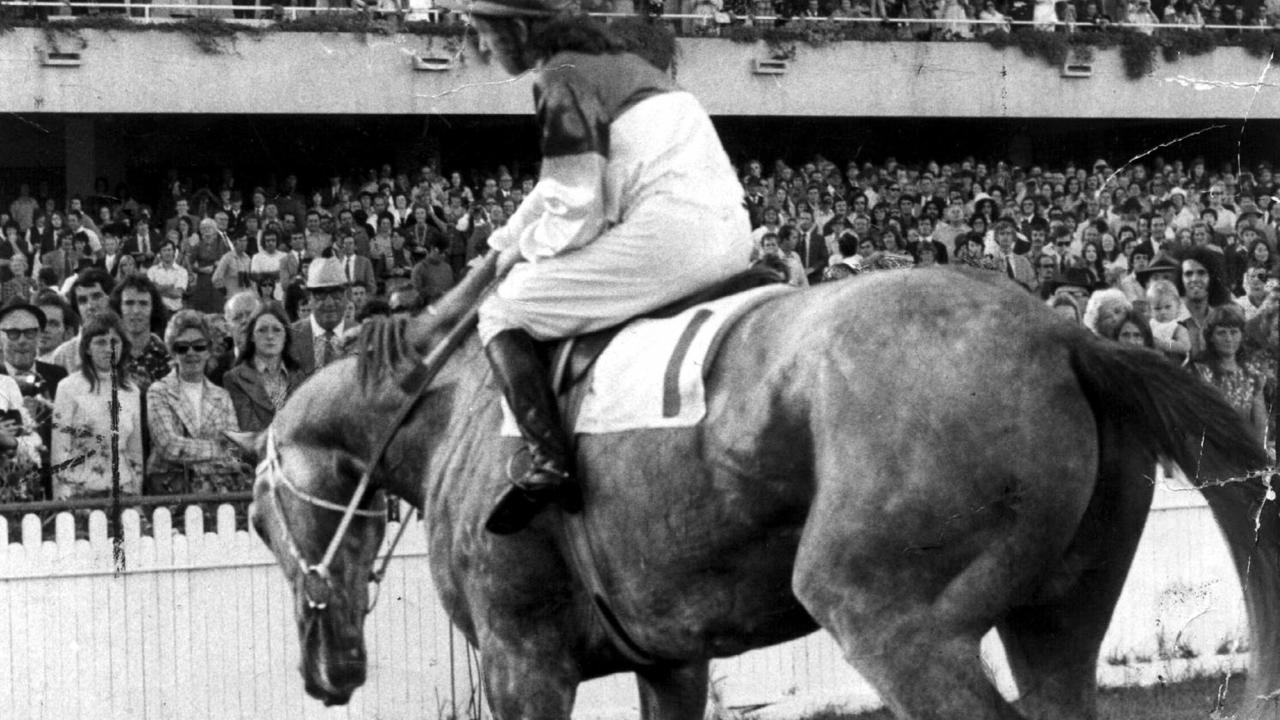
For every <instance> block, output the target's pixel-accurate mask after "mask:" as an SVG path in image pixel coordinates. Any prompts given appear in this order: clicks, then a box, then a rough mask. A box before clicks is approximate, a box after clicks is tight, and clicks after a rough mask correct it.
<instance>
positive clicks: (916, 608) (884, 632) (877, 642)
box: [796, 564, 1022, 720]
mask: <svg viewBox="0 0 1280 720" xmlns="http://www.w3.org/2000/svg"><path fill="white" fill-rule="evenodd" d="M808 567H809V568H812V569H805V570H803V571H802V572H801V573H800V575H799V577H798V579H797V586H796V590H797V594H798V595H799V597H800V599H801V600H802V601H803V602H804V604H805V607H807V608H808V609H809V611H810V612H811V613H812V614H813V616H814V617H815V618H816V619H817V620H818V622H819V623H820V624H821V625H822V626H823V627H824V628H826V629H827V630H828V631H829V632H830V633H831V634H832V635H833V636H834V637H835V638H836V640H837V641H838V642H839V643H840V647H841V649H842V650H843V651H844V656H845V659H846V660H848V662H849V664H851V665H852V666H853V667H854V668H855V669H856V670H858V672H860V673H862V675H863V677H865V678H866V679H867V680H868V681H870V682H871V684H872V685H873V686H874V687H875V688H876V690H877V691H878V692H879V693H880V697H881V698H882V699H883V700H884V701H885V704H886V705H888V706H889V708H890V709H891V710H892V711H893V712H894V714H895V715H896V717H898V718H901V719H902V720H952V719H954V718H965V719H966V720H1016V719H1020V718H1021V717H1022V716H1021V715H1019V714H1018V713H1017V711H1015V710H1014V709H1013V707H1012V706H1011V705H1009V704H1008V703H1007V702H1006V701H1005V700H1004V698H1002V697H1001V696H1000V694H999V692H998V691H997V690H996V688H995V686H994V685H992V683H991V681H990V679H989V678H988V677H987V675H986V673H985V671H984V667H983V664H982V659H981V656H980V654H979V649H978V647H979V641H980V640H981V637H982V635H983V630H982V628H981V626H980V625H977V624H970V623H967V622H964V621H963V619H962V618H960V617H949V615H950V613H948V612H946V611H943V610H941V609H940V608H938V607H934V606H930V605H928V604H925V603H920V602H916V601H908V602H905V603H904V602H902V601H901V600H900V599H898V598H896V597H895V595H896V593H894V592H893V591H892V589H890V588H881V589H879V590H877V589H867V588H857V589H854V588H851V587H843V588H829V587H827V588H823V587H819V585H821V584H823V583H822V581H820V580H818V578H816V577H815V575H816V574H820V573H821V572H822V570H821V566H820V564H814V565H808ZM961 614H963V613H961Z"/></svg>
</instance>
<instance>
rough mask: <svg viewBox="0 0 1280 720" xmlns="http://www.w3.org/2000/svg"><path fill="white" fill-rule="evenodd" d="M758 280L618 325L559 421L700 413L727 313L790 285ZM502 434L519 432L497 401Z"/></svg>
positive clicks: (691, 421) (629, 422)
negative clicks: (749, 286)
mask: <svg viewBox="0 0 1280 720" xmlns="http://www.w3.org/2000/svg"><path fill="white" fill-rule="evenodd" d="M793 289H794V288H791V287H789V286H787V285H766V286H763V287H757V288H754V289H751V290H747V291H745V292H740V293H737V294H734V295H729V296H727V297H723V298H719V299H716V300H712V301H710V302H705V303H700V304H697V305H694V306H692V307H690V308H688V309H686V310H684V311H682V312H680V313H679V314H677V315H674V316H672V317H668V318H643V319H639V320H633V321H631V322H630V323H628V324H627V325H625V326H623V327H622V329H621V330H619V331H618V332H617V333H616V334H615V335H614V336H613V338H612V339H611V340H610V341H609V344H608V345H607V346H606V347H605V348H604V350H603V351H602V352H601V353H600V355H599V357H598V358H597V359H596V360H595V361H594V363H593V364H592V365H591V368H590V370H589V372H588V373H587V374H586V375H585V377H583V378H582V379H581V380H580V381H579V387H578V388H576V389H574V390H572V391H571V392H569V393H567V395H569V396H570V398H569V401H568V402H567V403H566V404H567V405H568V408H565V409H566V410H567V411H566V412H565V417H566V422H567V424H568V426H569V428H570V430H571V432H572V433H573V434H575V435H599V434H604V433H612V432H621V431H624V430H638V429H646V428H674V427H689V426H692V425H697V424H698V423H699V422H701V421H702V418H703V417H704V416H705V415H706V413H707V403H706V386H705V382H704V381H705V379H706V377H705V372H706V369H707V368H708V367H710V364H711V360H712V359H713V358H714V357H715V353H716V351H717V349H718V348H719V345H720V341H721V339H722V338H723V336H724V333H725V331H726V330H728V329H729V328H731V327H732V326H733V323H734V321H736V320H737V319H738V318H740V317H741V316H742V315H743V314H745V313H746V312H747V311H749V310H751V309H752V308H754V307H756V306H757V305H759V304H760V303H762V302H764V301H766V300H768V299H770V298H772V297H776V296H777V295H779V294H782V293H786V292H790V291H791V290H793ZM502 415H503V422H502V435H503V436H505V437H520V431H519V429H518V428H517V427H516V424H515V419H514V417H513V415H512V413H511V409H510V408H509V407H508V406H507V404H506V402H505V401H503V403H502Z"/></svg>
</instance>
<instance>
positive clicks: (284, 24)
mask: <svg viewBox="0 0 1280 720" xmlns="http://www.w3.org/2000/svg"><path fill="white" fill-rule="evenodd" d="M266 12H267V13H268V14H269V16H270V17H273V18H275V21H274V22H272V23H269V24H267V25H261V26H251V25H245V24H240V23H229V22H226V21H224V20H221V19H218V18H211V17H197V18H189V19H186V20H181V21H177V22H169V23H143V22H136V21H135V20H134V19H132V18H130V17H128V16H125V15H117V14H112V15H83V16H76V17H70V18H66V17H59V18H54V19H49V20H35V19H28V18H24V17H22V16H21V15H20V14H19V12H18V10H17V9H16V8H13V7H7V8H0V35H3V34H4V33H5V32H8V31H10V30H12V29H14V28H17V27H37V28H41V29H43V30H44V32H45V34H46V37H50V38H54V39H55V40H56V38H58V37H62V38H71V37H79V38H80V42H81V43H83V38H82V37H81V36H80V35H79V33H80V32H81V31H83V30H98V31H102V32H106V33H113V32H179V33H183V34H184V35H186V36H187V37H188V38H190V39H191V41H192V42H193V43H195V45H196V47H197V48H199V49H200V50H201V51H202V52H206V53H225V52H229V51H230V50H231V49H232V48H233V46H234V43H235V39H236V37H237V36H239V35H245V36H248V37H251V38H254V39H256V38H259V37H261V36H262V35H264V34H265V33H269V32H304V33H345V34H353V35H357V36H359V37H362V38H363V37H365V36H367V35H380V36H381V35H391V34H395V33H406V34H411V35H421V36H428V37H444V38H451V39H453V42H454V44H455V45H457V47H459V48H460V47H461V46H460V45H458V44H457V43H459V42H460V40H461V38H463V37H464V36H465V35H466V33H467V27H466V26H465V25H463V24H461V23H448V24H442V23H434V22H426V21H406V20H405V19H404V18H403V16H401V15H398V14H386V13H384V14H377V13H373V12H365V13H337V12H315V13H313V14H309V15H303V16H300V17H298V18H296V19H292V20H290V19H285V12H284V8H283V7H281V6H279V5H277V6H274V7H273V8H272V9H270V10H268V11H266ZM715 34H716V35H718V36H719V37H722V38H726V39H728V40H730V41H732V42H737V43H755V42H763V43H765V45H766V46H767V47H768V49H769V53H770V55H771V56H772V57H774V58H777V59H790V58H794V57H795V55H796V53H797V48H798V47H799V46H800V45H807V46H809V47H826V46H829V45H832V44H834V43H838V42H888V41H904V40H905V41H912V40H933V41H947V42H962V41H964V40H962V39H960V38H957V37H955V36H954V35H951V34H948V33H946V32H945V31H942V30H938V29H935V28H929V29H922V30H915V29H912V28H910V27H908V26H897V25H894V24H893V22H892V21H887V22H884V23H837V22H830V21H817V22H814V21H806V20H799V19H796V20H792V21H790V22H788V23H787V24H786V25H782V26H775V25H773V24H772V23H770V24H760V23H758V22H757V21H754V20H752V19H751V18H748V19H747V21H746V22H739V23H731V24H729V25H726V26H722V27H719V28H718V29H717V30H716V31H715ZM970 42H985V43H987V44H988V45H990V46H991V47H993V48H996V49H1000V50H1003V49H1005V48H1010V47H1016V48H1018V49H1019V50H1020V51H1021V52H1022V54H1023V55H1025V56H1027V57H1030V58H1039V59H1040V60H1042V61H1044V62H1045V63H1047V64H1049V65H1054V66H1058V65H1061V64H1062V63H1063V62H1065V61H1066V60H1067V58H1068V57H1069V56H1070V54H1071V53H1072V52H1073V51H1075V52H1076V53H1077V54H1078V53H1079V52H1080V51H1082V50H1093V49H1099V50H1105V49H1110V48H1119V51H1120V58H1121V62H1122V63H1123V64H1124V69H1125V74H1126V75H1127V76H1128V77H1129V78H1131V79H1139V78H1142V77H1145V76H1146V75H1149V74H1150V73H1151V72H1152V71H1153V70H1154V68H1155V58H1156V52H1157V50H1159V51H1160V55H1161V58H1162V59H1163V60H1164V62H1166V63H1174V62H1177V61H1178V60H1179V59H1180V58H1182V57H1183V56H1196V55H1203V54H1205V53H1208V52H1212V51H1213V50H1215V49H1216V48H1219V47H1228V46H1238V47H1243V48H1244V49H1245V50H1246V51H1247V52H1248V53H1250V54H1251V55H1253V56H1255V57H1267V56H1268V55H1277V54H1280V31H1277V30H1275V29H1271V30H1251V31H1248V32H1241V33H1239V34H1238V35H1236V36H1229V35H1227V34H1226V33H1224V32H1220V31H1210V30H1177V31H1170V32H1159V33H1158V34H1156V35H1146V34H1143V33H1139V32H1135V31H1132V30H1127V29H1117V28H1104V29H1097V30H1088V31H1084V30H1081V31H1079V32H1074V33H1059V32H1043V31H1038V30H1021V31H1017V32H1010V31H1007V30H993V31H990V32H987V33H984V34H982V35H979V36H978V37H976V38H974V39H973V40H972V41H970ZM82 47H83V45H82ZM671 55H672V56H673V57H674V52H672V53H671Z"/></svg>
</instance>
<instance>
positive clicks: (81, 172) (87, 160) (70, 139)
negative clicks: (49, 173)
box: [64, 117, 97, 197]
mask: <svg viewBox="0 0 1280 720" xmlns="http://www.w3.org/2000/svg"><path fill="white" fill-rule="evenodd" d="M64 133H65V134H64V138H65V141H66V168H67V197H72V196H74V195H79V196H81V197H89V196H90V195H92V194H93V179H94V177H96V174H97V142H96V141H95V138H94V120H93V118H86V117H68V118H66V124H65V126H64Z"/></svg>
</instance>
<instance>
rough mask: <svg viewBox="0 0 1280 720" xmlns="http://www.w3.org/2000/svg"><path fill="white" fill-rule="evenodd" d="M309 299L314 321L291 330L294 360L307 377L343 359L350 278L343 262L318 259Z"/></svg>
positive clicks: (311, 271) (309, 281) (310, 277)
mask: <svg viewBox="0 0 1280 720" xmlns="http://www.w3.org/2000/svg"><path fill="white" fill-rule="evenodd" d="M307 295H308V296H309V297H310V299H311V317H309V318H307V319H305V320H299V321H298V322H296V323H294V324H293V325H291V326H290V328H289V334H290V336H291V339H292V345H293V358H294V360H297V361H298V365H299V366H300V367H301V368H302V371H303V372H304V373H306V374H307V375H310V374H311V373H312V372H314V371H315V370H317V369H318V368H322V367H324V366H325V365H328V364H329V363H331V362H333V361H334V360H337V359H338V358H339V357H341V356H342V334H343V333H344V332H346V331H347V329H348V328H347V327H346V326H345V325H344V324H343V315H344V314H345V311H346V309H347V277H346V274H345V273H344V272H343V270H342V262H341V261H340V260H335V259H333V258H316V259H315V260H312V261H311V266H310V267H309V268H308V269H307Z"/></svg>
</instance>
